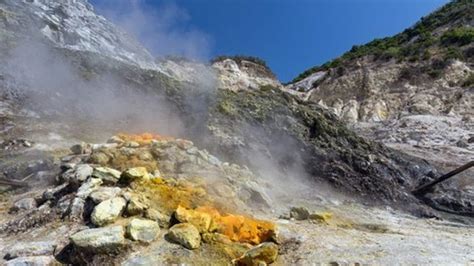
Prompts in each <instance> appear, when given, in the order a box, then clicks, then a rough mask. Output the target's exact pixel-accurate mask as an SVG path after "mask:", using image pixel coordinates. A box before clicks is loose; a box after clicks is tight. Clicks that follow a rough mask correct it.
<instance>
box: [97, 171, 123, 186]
mask: <svg viewBox="0 0 474 266" xmlns="http://www.w3.org/2000/svg"><path fill="white" fill-rule="evenodd" d="M121 174H122V173H121V172H120V171H117V170H115V169H112V168H108V167H96V168H94V171H93V172H92V176H93V177H97V178H100V179H102V181H103V182H104V184H105V185H114V184H116V183H117V182H118V181H119V179H120V175H121Z"/></svg>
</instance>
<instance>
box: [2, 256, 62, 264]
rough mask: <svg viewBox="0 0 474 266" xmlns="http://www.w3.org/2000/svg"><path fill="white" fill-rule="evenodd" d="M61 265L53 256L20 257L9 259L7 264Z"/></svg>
mask: <svg viewBox="0 0 474 266" xmlns="http://www.w3.org/2000/svg"><path fill="white" fill-rule="evenodd" d="M56 265H58V266H59V265H61V263H59V262H58V261H57V260H56V259H55V258H54V257H53V256H32V257H19V258H16V259H13V260H9V261H7V262H6V263H5V266H56Z"/></svg>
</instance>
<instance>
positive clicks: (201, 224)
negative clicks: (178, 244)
mask: <svg viewBox="0 0 474 266" xmlns="http://www.w3.org/2000/svg"><path fill="white" fill-rule="evenodd" d="M174 216H175V218H176V220H178V221H179V222H181V223H189V224H192V225H194V226H195V227H196V228H197V229H198V231H199V232H200V233H205V232H207V231H209V227H210V226H211V222H212V217H211V215H210V214H207V213H204V212H198V211H194V210H187V209H185V208H183V207H181V206H179V207H178V208H177V209H176V212H175V213H174Z"/></svg>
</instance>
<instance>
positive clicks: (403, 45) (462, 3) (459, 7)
mask: <svg viewBox="0 0 474 266" xmlns="http://www.w3.org/2000/svg"><path fill="white" fill-rule="evenodd" d="M472 21H474V1H472V0H456V1H452V2H450V3H448V4H446V5H445V6H443V7H442V8H440V9H439V10H437V11H435V12H434V13H432V14H430V15H429V16H427V17H424V18H421V20H420V21H419V22H417V23H416V24H415V25H414V26H413V27H411V28H408V29H406V30H404V31H403V32H402V33H399V34H397V35H395V36H392V37H386V38H381V39H375V40H373V41H371V42H369V43H367V44H365V45H360V46H359V45H354V46H353V47H352V49H351V50H350V51H348V52H346V53H345V54H343V55H342V56H341V57H339V58H336V59H334V60H331V61H329V62H326V63H325V64H323V65H321V66H315V67H312V68H310V69H308V70H306V71H305V72H303V73H301V74H300V75H299V76H298V77H296V78H295V79H293V80H292V81H291V82H290V83H295V82H298V81H300V80H302V79H304V78H306V77H308V76H310V75H311V74H313V73H315V72H317V71H323V70H327V69H330V68H336V67H339V66H342V64H343V63H344V62H347V61H351V60H354V59H357V58H361V57H365V56H372V57H373V58H374V60H389V59H393V58H395V59H397V60H399V61H405V60H407V61H412V62H413V61H417V60H427V59H430V56H431V54H430V51H429V48H431V47H433V46H439V47H440V53H441V55H442V57H444V59H452V58H463V57H472V51H471V50H468V51H467V52H466V53H464V54H463V52H462V51H460V49H459V46H464V45H469V44H471V43H473V41H474V29H473V28H472V26H466V25H471V24H472ZM442 27H448V28H449V30H447V31H445V32H444V33H442V34H441V35H439V34H437V33H436V32H435V31H436V30H437V29H440V28H442ZM469 51H470V52H469Z"/></svg>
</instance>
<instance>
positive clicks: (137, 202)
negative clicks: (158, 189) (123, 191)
mask: <svg viewBox="0 0 474 266" xmlns="http://www.w3.org/2000/svg"><path fill="white" fill-rule="evenodd" d="M146 209H148V203H147V202H146V200H145V199H144V198H143V197H140V196H139V195H137V194H131V195H130V196H129V200H128V205H127V214H128V215H130V216H133V215H139V214H142V213H144V212H145V210H146Z"/></svg>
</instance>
